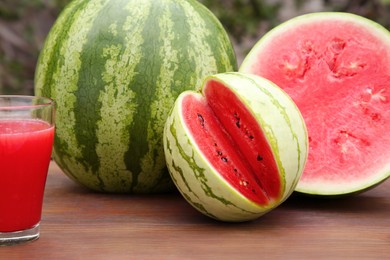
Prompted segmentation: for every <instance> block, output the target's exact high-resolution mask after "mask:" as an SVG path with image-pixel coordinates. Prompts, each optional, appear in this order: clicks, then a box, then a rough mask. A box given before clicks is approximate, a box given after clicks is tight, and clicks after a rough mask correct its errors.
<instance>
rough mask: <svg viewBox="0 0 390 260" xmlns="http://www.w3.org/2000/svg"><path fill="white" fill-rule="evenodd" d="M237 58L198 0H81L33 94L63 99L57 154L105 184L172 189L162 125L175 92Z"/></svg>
mask: <svg viewBox="0 0 390 260" xmlns="http://www.w3.org/2000/svg"><path fill="white" fill-rule="evenodd" d="M236 69H237V63H236V58H235V54H234V51H233V47H232V45H231V42H230V40H229V38H228V35H227V33H226V31H225V30H224V29H223V27H222V25H221V24H220V22H219V21H218V20H217V19H216V17H215V16H214V15H213V14H212V13H211V12H210V11H209V10H208V9H207V8H206V7H204V6H203V5H201V4H200V3H198V2H197V1H195V0H143V1H139V0H75V1H73V2H71V3H70V4H69V5H68V6H67V7H66V8H65V9H64V10H63V12H62V13H61V15H60V16H59V17H58V19H57V21H56V22H55V24H54V26H53V27H52V29H51V31H50V33H49V35H48V37H47V39H46V41H45V45H44V47H43V49H42V52H41V54H40V56H39V60H38V64H37V68H36V75H35V91H36V95H40V96H46V97H50V98H53V99H54V100H55V101H56V104H57V114H56V135H55V144H54V152H53V157H54V159H55V161H56V163H57V164H58V165H59V167H60V168H61V169H62V170H63V171H64V173H65V174H66V175H68V176H69V177H70V178H72V179H73V180H75V181H77V182H78V183H81V184H83V185H84V186H86V187H88V188H90V189H93V190H96V191H102V192H112V193H151V192H162V191H168V190H170V189H171V188H172V187H174V185H173V183H172V181H171V178H170V176H169V174H168V171H167V170H166V164H165V159H164V150H163V139H162V135H163V129H164V123H165V121H166V118H167V116H168V114H169V111H170V110H171V108H172V106H173V104H174V101H175V99H176V98H177V96H178V95H179V94H180V93H181V92H183V91H184V90H190V89H191V90H196V89H198V88H200V85H201V83H202V81H203V79H204V78H205V77H206V76H208V75H211V74H215V73H219V72H226V71H233V70H236Z"/></svg>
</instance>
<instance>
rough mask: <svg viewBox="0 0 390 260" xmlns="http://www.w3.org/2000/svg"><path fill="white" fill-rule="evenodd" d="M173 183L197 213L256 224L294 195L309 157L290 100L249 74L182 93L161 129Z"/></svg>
mask: <svg viewBox="0 0 390 260" xmlns="http://www.w3.org/2000/svg"><path fill="white" fill-rule="evenodd" d="M164 151H165V157H166V162H167V165H168V169H169V172H170V174H171V176H172V179H173V181H174V183H175V185H176V186H177V188H178V189H179V190H180V192H181V193H182V194H183V196H184V198H185V199H186V200H187V201H188V202H189V203H190V204H191V205H193V206H194V207H195V208H196V209H198V210H199V211H200V212H202V213H203V214H205V215H207V216H209V217H212V218H215V219H218V220H223V221H246V220H252V219H255V218H257V217H259V216H261V215H263V214H264V213H266V212H268V211H270V210H271V209H273V208H275V207H276V206H278V205H279V204H280V203H282V202H283V201H284V200H285V199H287V198H288V197H289V196H290V195H291V193H292V192H293V191H294V188H295V186H296V184H297V183H298V180H299V177H300V176H301V173H302V171H303V168H304V165H305V162H306V158H307V151H308V140H307V131H306V127H305V124H304V121H303V118H302V116H301V114H300V112H299V110H298V108H297V107H296V105H295V104H294V102H293V101H292V100H291V98H290V97H289V96H288V95H287V94H286V93H285V92H284V91H282V90H281V89H280V88H278V87H277V86H276V85H275V84H273V83H272V82H270V81H268V80H266V79H264V78H261V77H258V76H256V75H249V74H248V75H246V74H243V73H222V74H217V75H213V76H210V77H207V78H206V80H205V83H204V85H203V87H202V89H201V93H199V92H195V91H186V92H183V93H182V94H181V95H180V96H179V97H178V98H177V100H176V102H175V105H174V108H173V110H172V111H171V114H170V115H169V117H168V119H167V122H166V125H165V129H164Z"/></svg>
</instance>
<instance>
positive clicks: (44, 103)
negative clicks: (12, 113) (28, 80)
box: [0, 95, 54, 110]
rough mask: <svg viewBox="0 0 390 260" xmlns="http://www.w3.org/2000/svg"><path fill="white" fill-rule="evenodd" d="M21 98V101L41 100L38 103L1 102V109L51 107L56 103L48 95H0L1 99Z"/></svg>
mask: <svg viewBox="0 0 390 260" xmlns="http://www.w3.org/2000/svg"><path fill="white" fill-rule="evenodd" d="M7 99H8V100H10V101H11V102H12V100H20V101H33V100H41V101H42V102H39V103H38V104H32V103H31V104H28V103H26V104H12V103H10V104H8V105H2V104H1V102H0V110H23V109H37V108H41V107H50V106H53V105H54V100H53V99H51V98H48V97H42V96H31V95H0V100H7Z"/></svg>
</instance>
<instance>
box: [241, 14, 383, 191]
mask: <svg viewBox="0 0 390 260" xmlns="http://www.w3.org/2000/svg"><path fill="white" fill-rule="evenodd" d="M240 71H241V72H247V73H253V74H257V75H260V76H262V77H265V78H267V79H269V80H271V81H273V82H274V83H275V84H277V85H278V86H280V87H281V88H282V89H284V90H285V91H286V92H287V93H288V94H289V95H290V96H291V98H292V99H293V100H294V101H295V103H296V104H297V106H298V107H299V109H300V111H301V113H302V115H303V117H304V119H305V122H306V125H307V128H308V133H309V146H310V148H309V157H308V162H307V165H306V168H305V170H304V173H303V175H302V177H301V179H300V182H299V183H298V185H297V188H296V190H297V191H299V192H302V193H307V194H314V195H345V194H351V193H358V192H362V191H365V190H367V189H369V188H372V187H374V186H375V185H377V184H379V183H381V182H383V181H384V180H386V179H387V178H389V175H390V134H389V129H390V33H389V31H387V30H386V29H385V28H383V27H382V26H380V25H379V24H377V23H375V22H373V21H371V20H368V19H366V18H363V17H360V16H357V15H353V14H348V13H333V12H330V13H329V12H327V13H312V14H306V15H302V16H299V17H296V18H293V19H291V20H289V21H287V22H285V23H283V24H281V25H279V26H278V27H276V28H274V29H273V30H271V31H270V32H268V33H267V34H265V35H264V36H263V37H262V38H261V39H260V40H259V41H258V43H257V44H256V45H255V46H254V47H253V49H252V50H251V51H250V52H249V54H248V55H247V57H246V58H245V59H244V61H243V63H242V65H241V67H240Z"/></svg>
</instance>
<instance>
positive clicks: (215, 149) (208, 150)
mask: <svg viewBox="0 0 390 260" xmlns="http://www.w3.org/2000/svg"><path fill="white" fill-rule="evenodd" d="M203 91H204V95H205V96H204V97H202V98H201V99H199V98H196V97H197V96H195V95H188V96H186V98H184V99H183V104H182V105H183V106H182V107H183V110H182V113H183V118H184V122H185V124H186V125H187V127H188V129H189V131H190V133H191V135H192V136H193V138H194V140H195V143H196V144H197V146H198V147H199V149H200V151H202V153H203V154H204V156H205V157H206V158H207V160H208V161H209V162H210V163H211V165H212V166H213V167H214V168H215V169H216V170H217V171H218V172H219V173H220V174H221V176H222V178H224V179H225V180H226V181H227V182H228V183H230V185H231V186H232V187H234V188H235V189H236V190H238V191H239V192H240V193H241V194H242V195H243V196H245V197H246V198H248V199H249V200H251V201H253V202H256V203H258V204H260V205H267V204H269V203H270V202H271V201H273V200H275V199H278V198H279V197H280V196H281V193H282V186H281V180H280V176H279V174H278V169H277V166H276V162H275V159H274V157H273V154H272V151H271V149H270V146H269V144H268V142H267V140H266V139H265V137H264V134H263V132H262V130H261V128H260V127H259V124H258V123H257V122H256V120H255V118H254V117H253V116H252V115H251V114H250V112H249V111H248V110H247V108H246V107H245V105H244V104H243V103H242V102H241V101H240V100H239V99H238V98H237V97H236V96H235V94H234V93H233V92H232V91H230V90H229V89H228V88H226V87H225V86H223V85H222V84H221V83H219V82H217V81H209V82H208V83H207V85H206V86H205V88H204V90H203Z"/></svg>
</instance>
